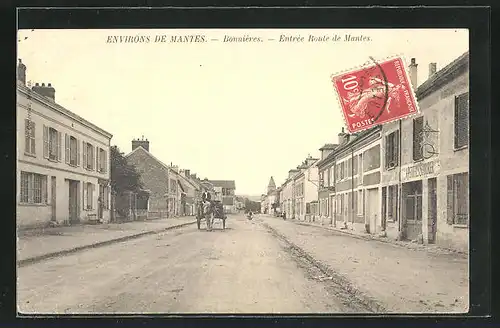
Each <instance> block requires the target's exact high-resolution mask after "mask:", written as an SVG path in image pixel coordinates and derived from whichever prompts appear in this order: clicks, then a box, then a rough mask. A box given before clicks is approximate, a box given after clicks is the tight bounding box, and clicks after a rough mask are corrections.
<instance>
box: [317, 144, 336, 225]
mask: <svg viewBox="0 0 500 328" xmlns="http://www.w3.org/2000/svg"><path fill="white" fill-rule="evenodd" d="M337 147H338V144H325V145H324V146H323V147H321V148H320V149H319V150H320V152H321V158H320V160H319V161H318V162H317V163H316V166H317V167H318V179H319V182H318V200H319V209H318V211H319V212H318V215H319V217H320V218H321V222H322V223H330V224H333V215H334V213H335V206H334V204H335V175H334V173H335V156H330V155H331V154H332V153H333V151H334V150H335V149H336V148H337Z"/></svg>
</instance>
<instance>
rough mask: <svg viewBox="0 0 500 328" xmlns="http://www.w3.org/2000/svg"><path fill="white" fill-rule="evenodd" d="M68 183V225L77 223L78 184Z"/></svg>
mask: <svg viewBox="0 0 500 328" xmlns="http://www.w3.org/2000/svg"><path fill="white" fill-rule="evenodd" d="M68 181H69V197H68V203H69V223H70V224H71V223H76V222H78V182H77V181H73V180H68Z"/></svg>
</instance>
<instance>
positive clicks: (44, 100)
mask: <svg viewBox="0 0 500 328" xmlns="http://www.w3.org/2000/svg"><path fill="white" fill-rule="evenodd" d="M17 90H18V91H20V92H21V93H23V94H25V95H26V97H28V96H29V97H31V99H35V100H37V101H38V102H40V103H42V104H43V105H45V106H46V107H48V108H50V109H53V110H54V111H56V112H58V113H59V114H62V115H65V116H67V117H69V118H71V119H73V120H75V121H77V122H79V123H81V124H82V125H84V126H86V127H88V128H90V129H92V130H94V131H95V132H97V133H100V134H102V135H104V136H106V137H107V138H109V139H111V138H112V137H113V135H112V134H111V133H109V132H108V131H105V130H104V129H101V128H100V127H98V126H97V125H95V124H93V123H91V122H89V121H87V120H86V119H84V118H83V117H81V116H79V115H76V114H75V113H73V112H72V111H70V110H68V109H66V108H64V107H63V106H61V105H59V104H57V103H56V102H54V101H51V100H49V99H48V98H46V97H44V96H42V95H40V94H38V93H36V92H35V91H32V90H31V89H30V88H28V87H27V86H25V85H24V84H23V83H22V82H19V81H18V83H17Z"/></svg>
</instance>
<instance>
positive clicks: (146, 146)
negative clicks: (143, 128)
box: [132, 136, 149, 151]
mask: <svg viewBox="0 0 500 328" xmlns="http://www.w3.org/2000/svg"><path fill="white" fill-rule="evenodd" d="M137 147H142V148H144V149H145V150H147V151H149V141H148V139H144V136H142V140H139V138H137V139H134V140H132V150H134V149H136V148H137Z"/></svg>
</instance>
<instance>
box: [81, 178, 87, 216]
mask: <svg viewBox="0 0 500 328" xmlns="http://www.w3.org/2000/svg"><path fill="white" fill-rule="evenodd" d="M82 185H83V193H82V196H83V202H82V204H83V210H84V211H86V210H87V183H86V182H83V183H82Z"/></svg>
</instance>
